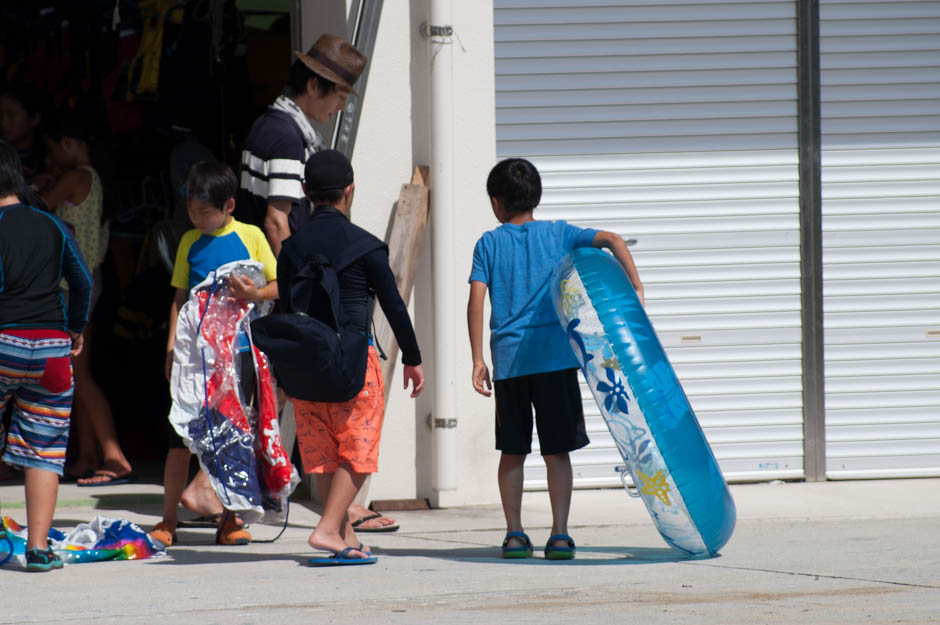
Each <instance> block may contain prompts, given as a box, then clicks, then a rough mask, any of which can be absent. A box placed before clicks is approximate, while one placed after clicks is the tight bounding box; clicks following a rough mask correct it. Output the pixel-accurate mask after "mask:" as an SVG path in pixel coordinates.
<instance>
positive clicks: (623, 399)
mask: <svg viewBox="0 0 940 625" xmlns="http://www.w3.org/2000/svg"><path fill="white" fill-rule="evenodd" d="M604 371H606V373H607V379H608V380H609V381H610V384H607V383H606V382H598V383H597V390H599V391H600V392H601V393H607V396H606V397H605V398H604V410H606V411H607V412H609V413H613V412H615V407H616V410H618V411H620V412H622V413H623V414H629V413H630V410H629V406H628V404H627V402H628V401H630V396H629V395H627V389H626V388H624V386H623V380H622V379H620V376H618V375H617V374H616V373H615V372H614V370H613V369H611V368H610V367H605V368H604Z"/></svg>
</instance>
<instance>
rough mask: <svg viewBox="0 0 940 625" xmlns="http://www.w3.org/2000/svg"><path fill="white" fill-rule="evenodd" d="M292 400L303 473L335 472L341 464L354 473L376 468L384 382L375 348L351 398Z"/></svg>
mask: <svg viewBox="0 0 940 625" xmlns="http://www.w3.org/2000/svg"><path fill="white" fill-rule="evenodd" d="M292 401H293V402H294V421H295V422H296V424H297V442H298V444H299V445H300V457H301V460H302V461H303V466H304V472H305V473H335V472H336V470H337V469H338V468H339V467H340V465H343V464H345V465H348V466H349V468H350V469H352V470H353V471H354V472H356V473H375V472H376V471H378V470H379V437H380V436H381V434H382V421H383V420H384V418H385V385H384V383H383V382H382V368H381V366H380V365H379V357H378V355H377V354H376V352H375V348H373V347H370V348H369V359H368V362H367V363H366V381H365V385H364V386H363V387H362V390H361V391H359V394H358V395H356V396H355V397H353V398H352V399H350V400H348V401H344V402H318V401H304V400H302V399H292Z"/></svg>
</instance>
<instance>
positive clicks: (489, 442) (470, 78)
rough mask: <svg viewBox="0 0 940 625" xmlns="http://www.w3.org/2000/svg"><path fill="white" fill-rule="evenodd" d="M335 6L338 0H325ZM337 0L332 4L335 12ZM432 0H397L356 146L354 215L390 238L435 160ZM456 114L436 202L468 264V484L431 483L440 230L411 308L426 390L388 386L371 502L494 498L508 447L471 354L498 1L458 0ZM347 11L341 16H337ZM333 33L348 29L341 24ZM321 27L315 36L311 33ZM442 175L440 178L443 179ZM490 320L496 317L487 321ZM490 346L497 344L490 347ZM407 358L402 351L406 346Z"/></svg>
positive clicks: (307, 30)
mask: <svg viewBox="0 0 940 625" xmlns="http://www.w3.org/2000/svg"><path fill="white" fill-rule="evenodd" d="M320 1H321V2H323V3H325V4H331V5H332V4H335V2H336V0H334V2H328V1H327V0H320ZM316 4H319V3H318V2H310V3H307V2H305V3H304V11H305V23H304V39H305V45H307V46H309V45H310V43H311V42H312V41H314V40H315V39H316V37H317V36H319V33H320V32H324V31H325V29H322V30H321V29H318V28H316V27H315V26H313V25H311V24H310V22H308V20H310V19H311V17H310V15H311V13H312V10H311V9H313V8H315V7H314V5H316ZM334 8H335V7H331V10H332V9H334ZM427 15H428V0H385V2H384V7H383V10H382V18H381V22H380V25H379V32H378V35H377V38H376V43H375V50H374V52H373V55H372V57H373V58H372V66H371V70H370V74H369V78H368V87H367V89H366V94H365V101H364V103H363V109H362V116H361V118H360V121H359V129H358V133H357V136H356V144H355V150H354V153H353V158H352V161H353V167H354V169H355V175H356V199H355V204H354V206H353V211H352V216H353V221H354V222H356V223H357V224H359V225H361V226H362V227H364V228H366V229H367V230H369V231H370V232H372V233H373V234H375V235H376V236H379V237H384V236H385V234H386V231H387V229H388V226H389V219H390V216H391V213H392V209H393V207H394V203H395V201H396V200H397V199H398V194H399V191H400V189H401V185H402V184H403V183H406V182H408V181H409V180H410V179H411V173H412V171H413V169H414V167H415V166H416V165H426V164H428V163H429V159H430V136H429V114H430V101H429V97H430V85H429V76H430V53H431V44H430V43H429V42H428V41H427V40H426V39H424V38H423V37H422V36H421V35H420V34H419V31H418V28H419V25H420V24H421V23H422V22H424V21H426V20H427ZM453 18H454V23H453V26H454V29H455V30H456V32H457V34H458V35H459V42H457V41H456V40H455V43H454V62H453V66H454V85H455V93H454V102H455V110H454V124H455V129H456V130H455V135H456V148H455V153H456V160H457V162H456V163H455V166H457V167H458V170H457V172H456V174H455V182H456V190H455V197H456V201H455V205H454V206H444V207H432V208H431V218H432V219H433V215H434V211H439V210H450V211H454V212H455V213H456V215H457V220H456V225H457V233H456V245H455V249H454V251H453V253H454V254H456V256H457V267H458V269H457V273H456V275H454V276H453V279H454V280H455V281H456V283H457V284H458V285H459V286H458V293H459V297H460V301H459V302H458V305H457V310H458V311H459V314H460V315H461V319H460V322H459V323H458V324H457V328H458V336H456V337H453V339H454V340H455V342H456V344H457V346H458V348H459V349H458V362H457V376H458V379H457V406H458V413H457V418H458V428H457V432H458V439H459V443H458V445H459V447H458V457H457V458H456V459H455V461H456V462H457V463H458V474H459V483H458V488H457V489H456V490H454V491H446V492H442V493H434V492H432V490H431V474H430V472H431V461H430V457H431V449H430V443H431V436H430V429H429V427H428V425H427V418H428V415H429V414H430V412H431V404H432V397H433V395H432V393H433V392H434V385H435V380H434V379H433V378H432V377H430V374H431V372H432V371H433V359H434V336H433V322H432V319H433V318H432V315H433V311H432V305H431V301H432V299H431V296H432V294H431V291H430V289H431V271H430V232H431V231H430V228H429V229H428V231H427V235H426V239H425V242H424V245H423V246H422V251H421V261H420V266H419V269H418V275H417V280H416V284H415V292H414V295H413V297H412V301H411V302H410V305H409V309H410V311H411V315H412V321H413V322H414V324H415V329H416V331H417V334H418V341H419V344H420V346H421V350H422V356H423V359H424V366H425V372H426V374H428V376H429V377H428V379H427V388H426V390H425V393H424V394H423V395H422V396H420V397H419V398H418V399H417V400H412V399H410V398H409V397H408V394H407V393H405V392H404V391H403V390H402V378H401V366H400V360H399V366H398V367H397V368H396V371H395V374H394V376H393V377H392V379H390V380H386V384H390V385H391V393H390V398H389V402H388V407H387V409H386V416H385V425H384V428H383V433H382V446H381V451H380V454H379V472H378V473H377V474H376V475H375V476H373V478H372V479H371V482H370V483H369V487H368V493H367V496H366V497H365V499H366V500H372V499H393V498H394V499H398V498H413V497H428V498H430V499H431V500H432V503H434V504H435V505H441V506H448V505H459V504H465V503H494V502H497V501H498V500H499V496H498V491H497V488H496V462H497V459H498V453H497V452H496V451H495V450H494V449H493V405H492V400H491V399H487V398H484V397H482V396H480V395H477V394H476V393H475V392H474V391H473V388H472V387H471V385H470V372H471V359H470V348H469V344H468V341H467V333H466V323H465V321H464V317H463V311H464V306H465V302H466V297H467V295H468V293H469V287H468V285H467V277H468V275H469V273H470V263H471V257H472V253H473V246H474V244H475V243H476V240H477V238H479V236H480V235H481V234H482V233H483V232H484V231H485V230H488V229H490V228H493V227H495V226H496V225H497V223H496V221H495V219H494V217H493V215H492V212H491V211H490V208H489V202H488V200H487V197H486V192H485V182H486V175H487V174H488V173H489V170H490V168H491V167H492V166H493V164H494V163H495V153H496V147H495V145H496V138H495V121H494V113H495V110H494V79H493V7H492V4H491V3H489V2H478V1H474V2H460V1H458V0H454V4H453ZM334 21H335V20H334ZM332 32H338V31H337V30H335V27H334V30H333V31H332ZM308 37H310V39H308ZM431 184H433V180H432V181H431ZM487 323H488V321H487ZM487 356H488V354H487ZM399 358H400V356H399Z"/></svg>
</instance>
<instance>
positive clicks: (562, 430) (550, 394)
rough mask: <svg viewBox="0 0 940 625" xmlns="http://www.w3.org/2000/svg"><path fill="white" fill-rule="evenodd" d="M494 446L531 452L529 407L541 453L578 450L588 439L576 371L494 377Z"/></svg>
mask: <svg viewBox="0 0 940 625" xmlns="http://www.w3.org/2000/svg"><path fill="white" fill-rule="evenodd" d="M493 389H494V391H495V393H496V449H499V450H500V451H502V452H503V453H504V454H528V453H530V452H531V451H532V407H533V406H535V425H536V427H537V429H538V434H539V450H540V452H541V454H542V455H543V456H545V455H549V454H560V453H564V452H569V451H574V450H575V449H581V448H582V447H584V446H585V445H587V444H588V443H589V442H590V441H589V440H588V437H587V432H585V431H584V409H583V407H582V405H581V388H580V386H579V385H578V370H577V369H565V370H563V371H550V372H548V373H535V374H532V375H522V376H519V377H517V378H508V379H505V380H496V381H495V382H494V383H493Z"/></svg>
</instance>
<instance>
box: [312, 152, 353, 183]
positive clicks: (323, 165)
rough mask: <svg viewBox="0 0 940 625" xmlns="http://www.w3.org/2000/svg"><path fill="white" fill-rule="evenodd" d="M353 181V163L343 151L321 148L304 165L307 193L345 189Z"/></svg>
mask: <svg viewBox="0 0 940 625" xmlns="http://www.w3.org/2000/svg"><path fill="white" fill-rule="evenodd" d="M352 182H353V168H352V163H350V162H349V159H348V158H346V156H345V155H344V154H343V153H342V152H338V151H337V150H321V151H319V152H314V153H313V155H311V157H310V158H309V159H307V165H306V167H304V184H305V185H306V187H307V193H315V192H317V191H332V190H334V189H345V188H346V187H348V186H349V185H350V184H352Z"/></svg>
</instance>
